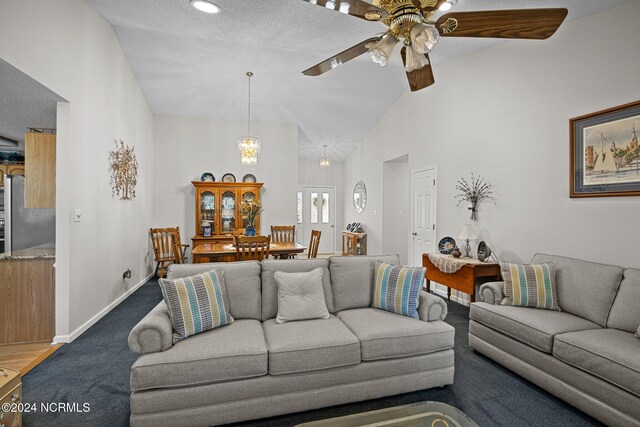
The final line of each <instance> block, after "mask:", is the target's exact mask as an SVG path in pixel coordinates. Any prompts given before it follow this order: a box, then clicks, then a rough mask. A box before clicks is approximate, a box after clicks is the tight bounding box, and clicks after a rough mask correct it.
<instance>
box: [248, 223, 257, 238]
mask: <svg viewBox="0 0 640 427" xmlns="http://www.w3.org/2000/svg"><path fill="white" fill-rule="evenodd" d="M245 234H246V235H247V236H255V235H256V228H255V227H254V226H253V225H247V228H246V229H245Z"/></svg>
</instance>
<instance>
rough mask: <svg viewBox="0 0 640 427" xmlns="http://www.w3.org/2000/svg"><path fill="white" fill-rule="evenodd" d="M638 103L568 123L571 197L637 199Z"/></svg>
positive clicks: (639, 193) (639, 156)
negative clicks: (624, 197)
mask: <svg viewBox="0 0 640 427" xmlns="http://www.w3.org/2000/svg"><path fill="white" fill-rule="evenodd" d="M638 133H640V101H636V102H631V103H629V104H624V105H620V106H617V107H613V108H609V109H606V110H602V111H596V112H595V113H590V114H587V115H584V116H580V117H574V118H572V119H570V120H569V134H570V135H569V139H570V141H569V146H570V152H569V163H570V164H569V170H570V197H572V198H576V197H620V196H640V145H639V143H638V136H637V135H638Z"/></svg>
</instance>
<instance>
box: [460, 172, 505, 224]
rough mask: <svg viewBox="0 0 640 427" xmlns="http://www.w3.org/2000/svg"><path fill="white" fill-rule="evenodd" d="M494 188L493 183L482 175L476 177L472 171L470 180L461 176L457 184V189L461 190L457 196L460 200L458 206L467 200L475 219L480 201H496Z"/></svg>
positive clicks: (473, 219) (472, 217)
mask: <svg viewBox="0 0 640 427" xmlns="http://www.w3.org/2000/svg"><path fill="white" fill-rule="evenodd" d="M493 189H494V186H493V184H491V183H490V182H489V181H487V180H486V179H485V178H483V177H481V176H480V175H478V176H477V177H476V176H474V175H473V173H472V174H471V180H470V181H467V180H466V179H464V178H460V179H459V180H458V183H457V184H456V190H458V191H459V192H458V194H456V196H455V198H456V200H457V201H458V203H457V205H456V206H460V205H461V204H462V203H465V202H466V203H468V204H469V206H468V209H469V210H470V211H471V217H470V219H471V220H472V221H475V220H477V219H478V203H480V202H481V201H483V200H491V201H492V202H493V203H496V199H495V197H494V192H493Z"/></svg>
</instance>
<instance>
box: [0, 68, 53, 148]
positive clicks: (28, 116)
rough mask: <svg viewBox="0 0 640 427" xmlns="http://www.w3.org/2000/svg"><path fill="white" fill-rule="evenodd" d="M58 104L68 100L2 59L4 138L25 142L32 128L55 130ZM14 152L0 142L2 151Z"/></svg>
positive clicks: (1, 129) (0, 107)
mask: <svg viewBox="0 0 640 427" xmlns="http://www.w3.org/2000/svg"><path fill="white" fill-rule="evenodd" d="M58 101H64V99H63V98H61V97H60V96H58V95H57V94H55V93H54V92H52V91H50V90H49V89H47V88H46V87H45V86H43V85H41V84H40V83H38V82H37V81H35V80H33V79H32V78H31V77H29V76H27V75H26V74H24V73H23V72H22V71H20V70H18V69H17V68H15V67H14V66H12V65H11V64H9V63H8V62H6V61H3V60H2V59H0V136H6V137H8V138H11V139H14V140H16V141H24V134H25V132H26V131H27V128H29V127H38V128H55V127H56V103H57V102H58ZM12 148H15V145H13V144H10V143H5V142H3V141H2V140H0V149H12Z"/></svg>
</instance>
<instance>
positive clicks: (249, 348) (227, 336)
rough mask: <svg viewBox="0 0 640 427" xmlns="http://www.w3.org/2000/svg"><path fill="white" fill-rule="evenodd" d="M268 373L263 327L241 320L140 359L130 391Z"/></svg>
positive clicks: (133, 373) (132, 370)
mask: <svg viewBox="0 0 640 427" xmlns="http://www.w3.org/2000/svg"><path fill="white" fill-rule="evenodd" d="M267 372H268V368H267V347H266V345H265V341H264V333H263V331H262V325H261V324H260V322H258V321H257V320H252V319H240V320H236V321H235V322H234V323H232V324H230V325H226V326H222V327H220V328H216V329H212V330H210V331H207V332H203V333H201V334H198V335H194V336H192V337H189V338H187V339H184V340H182V341H179V342H178V343H176V344H175V345H174V346H173V347H171V348H170V349H169V350H167V351H162V352H159V353H149V354H144V355H142V356H140V358H139V359H138V360H136V362H135V363H134V364H133V367H132V368H131V390H133V391H137V390H145V389H152V388H165V387H184V386H190V385H196V384H207V383H213V382H224V381H232V380H238V379H243V378H251V377H257V376H260V375H266V374H267Z"/></svg>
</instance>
